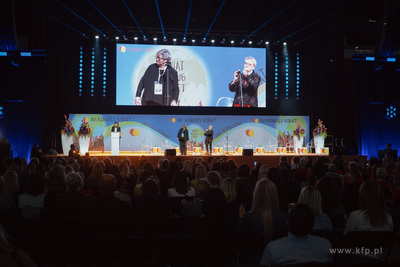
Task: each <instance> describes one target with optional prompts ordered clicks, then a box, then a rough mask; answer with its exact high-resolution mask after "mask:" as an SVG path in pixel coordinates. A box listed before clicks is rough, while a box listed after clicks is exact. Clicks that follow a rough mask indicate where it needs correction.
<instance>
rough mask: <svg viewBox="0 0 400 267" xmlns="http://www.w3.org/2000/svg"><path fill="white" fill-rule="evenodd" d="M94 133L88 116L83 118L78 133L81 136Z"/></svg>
mask: <svg viewBox="0 0 400 267" xmlns="http://www.w3.org/2000/svg"><path fill="white" fill-rule="evenodd" d="M92 134H93V130H92V129H90V125H89V121H88V119H87V118H83V119H82V124H81V126H80V127H79V131H78V135H79V136H91V135H92Z"/></svg>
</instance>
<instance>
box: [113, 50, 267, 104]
mask: <svg viewBox="0 0 400 267" xmlns="http://www.w3.org/2000/svg"><path fill="white" fill-rule="evenodd" d="M158 52H159V53H158ZM116 57H117V58H116V65H117V66H116V71H117V73H116V94H117V95H116V104H117V105H124V106H135V105H136V106H139V105H143V106H145V105H161V106H186V107H187V106H196V107H233V108H235V107H261V108H265V107H266V83H265V79H266V78H265V77H266V75H265V72H266V52H265V49H263V48H238V47H200V46H168V45H137V44H117V45H116ZM157 57H158V59H157Z"/></svg>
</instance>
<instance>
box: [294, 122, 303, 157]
mask: <svg viewBox="0 0 400 267" xmlns="http://www.w3.org/2000/svg"><path fill="white" fill-rule="evenodd" d="M296 126H297V128H296V129H295V130H294V131H293V146H294V152H295V153H300V151H301V148H302V147H303V144H304V137H305V135H306V130H305V129H304V128H303V126H302V125H301V124H300V122H298V121H296Z"/></svg>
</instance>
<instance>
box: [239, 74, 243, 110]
mask: <svg viewBox="0 0 400 267" xmlns="http://www.w3.org/2000/svg"><path fill="white" fill-rule="evenodd" d="M239 79H240V83H239V85H240V99H241V107H243V89H242V75H241V74H240V73H239Z"/></svg>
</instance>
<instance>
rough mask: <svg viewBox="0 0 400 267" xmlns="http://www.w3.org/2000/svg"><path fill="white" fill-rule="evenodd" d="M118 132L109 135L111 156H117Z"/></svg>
mask: <svg viewBox="0 0 400 267" xmlns="http://www.w3.org/2000/svg"><path fill="white" fill-rule="evenodd" d="M119 134H120V133H119V132H112V133H111V156H118V155H119Z"/></svg>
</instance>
